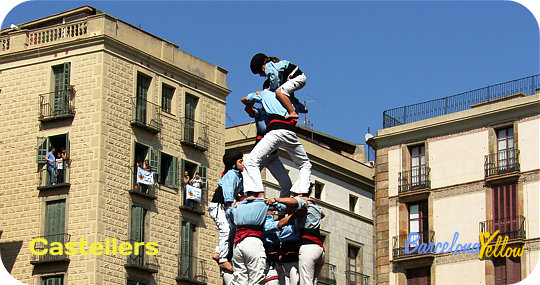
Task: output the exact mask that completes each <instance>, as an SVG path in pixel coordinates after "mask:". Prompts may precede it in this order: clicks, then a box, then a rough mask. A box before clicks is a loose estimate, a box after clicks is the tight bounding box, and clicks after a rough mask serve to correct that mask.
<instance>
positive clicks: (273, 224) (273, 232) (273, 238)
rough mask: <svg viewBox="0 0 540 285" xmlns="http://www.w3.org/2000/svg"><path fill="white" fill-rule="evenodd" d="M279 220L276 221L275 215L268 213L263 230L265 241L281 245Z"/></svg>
mask: <svg viewBox="0 0 540 285" xmlns="http://www.w3.org/2000/svg"><path fill="white" fill-rule="evenodd" d="M278 223H279V222H278V221H274V216H272V215H266V221H265V222H264V231H263V243H266V244H275V245H279V227H278Z"/></svg>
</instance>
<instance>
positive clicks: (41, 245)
mask: <svg viewBox="0 0 540 285" xmlns="http://www.w3.org/2000/svg"><path fill="white" fill-rule="evenodd" d="M70 238H71V235H69V234H66V233H62V234H55V235H45V236H40V237H36V238H34V239H44V240H46V241H47V242H46V243H45V242H43V241H38V242H36V243H35V245H34V249H35V251H36V252H44V251H45V250H47V252H46V253H45V254H43V255H36V254H32V260H31V261H30V264H32V265H38V264H43V263H51V262H69V255H67V254H66V253H65V251H63V252H62V254H54V253H55V252H53V253H51V252H50V248H51V243H53V242H59V243H61V244H62V247H63V246H64V244H65V243H67V242H69V239H70ZM54 248H56V247H54Z"/></svg>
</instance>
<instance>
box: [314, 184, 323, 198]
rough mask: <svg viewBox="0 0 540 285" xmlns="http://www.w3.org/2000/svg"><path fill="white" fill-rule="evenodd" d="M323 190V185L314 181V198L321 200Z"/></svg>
mask: <svg viewBox="0 0 540 285" xmlns="http://www.w3.org/2000/svg"><path fill="white" fill-rule="evenodd" d="M323 190H324V184H323V183H321V182H318V181H315V198H316V199H319V200H322V196H323V195H322V194H323Z"/></svg>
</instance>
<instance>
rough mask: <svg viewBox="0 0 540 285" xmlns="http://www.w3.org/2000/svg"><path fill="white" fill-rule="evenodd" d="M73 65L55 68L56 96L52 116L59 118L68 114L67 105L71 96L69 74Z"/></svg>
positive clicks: (65, 64)
mask: <svg viewBox="0 0 540 285" xmlns="http://www.w3.org/2000/svg"><path fill="white" fill-rule="evenodd" d="M70 67H71V63H69V62H66V63H64V64H61V65H57V66H53V75H54V94H53V96H54V97H53V106H52V115H53V116H59V115H64V114H66V113H67V107H68V106H67V104H68V96H69V92H68V90H69V77H70V76H69V72H70Z"/></svg>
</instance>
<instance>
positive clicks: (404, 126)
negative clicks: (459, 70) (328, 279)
mask: <svg viewBox="0 0 540 285" xmlns="http://www.w3.org/2000/svg"><path fill="white" fill-rule="evenodd" d="M539 79H540V77H539V76H538V75H536V76H531V77H527V78H522V79H518V80H514V81H510V82H505V83H501V84H497V85H493V86H489V87H486V88H481V89H477V90H474V91H469V92H465V93H462V94H460V95H456V96H450V97H446V98H441V99H437V100H432V101H428V102H424V103H419V104H414V105H409V106H405V107H400V108H396V109H392V110H387V111H385V112H384V129H382V130H379V131H378V132H377V135H376V136H375V137H374V138H372V139H371V140H369V141H368V143H369V144H371V145H372V146H373V147H374V148H375V149H376V176H375V205H376V206H375V213H376V215H375V232H376V239H377V245H376V255H375V259H376V278H375V279H376V282H377V284H392V285H393V284H395V285H397V284H512V283H516V282H518V281H519V280H522V279H524V278H526V277H527V276H528V275H529V274H530V273H531V272H532V271H533V270H534V267H535V266H536V263H537V262H538V260H539V254H540V242H539V241H540V227H539V225H540V217H539V212H538V208H539V205H540V199H539V195H538V189H539V182H540V163H539V149H540V148H539V141H538V137H539V129H540V126H539V123H540V115H539V111H538V110H539V109H540V93H539V92H538V90H539V87H540V85H539V84H540V82H539ZM496 231H499V236H500V237H501V238H502V237H508V242H507V244H506V248H517V249H520V248H524V252H523V254H522V255H521V257H514V256H512V257H497V256H490V257H486V256H484V257H483V258H481V259H480V258H479V254H478V253H475V252H467V253H459V254H452V253H448V252H447V253H445V252H442V249H441V248H439V249H438V251H436V252H435V253H433V252H430V251H427V252H423V251H420V252H419V251H418V249H420V246H418V245H411V246H407V240H408V238H409V236H410V234H411V233H416V236H417V237H419V240H420V242H421V243H426V244H428V243H430V242H431V243H444V242H448V243H449V244H450V243H452V242H453V240H454V238H455V235H456V233H458V234H459V236H458V238H457V240H456V242H457V244H462V245H464V244H465V245H466V244H472V245H473V246H474V243H480V235H479V233H482V234H484V233H490V234H493V233H494V232H496ZM496 243H497V242H496V240H492V241H491V242H488V244H489V245H491V246H496ZM501 246H502V243H499V249H500V248H501ZM457 248H458V246H457V245H456V246H455V248H454V249H457ZM411 250H412V253H410V252H409V251H411ZM448 250H449V248H447V249H446V250H445V251H448Z"/></svg>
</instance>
